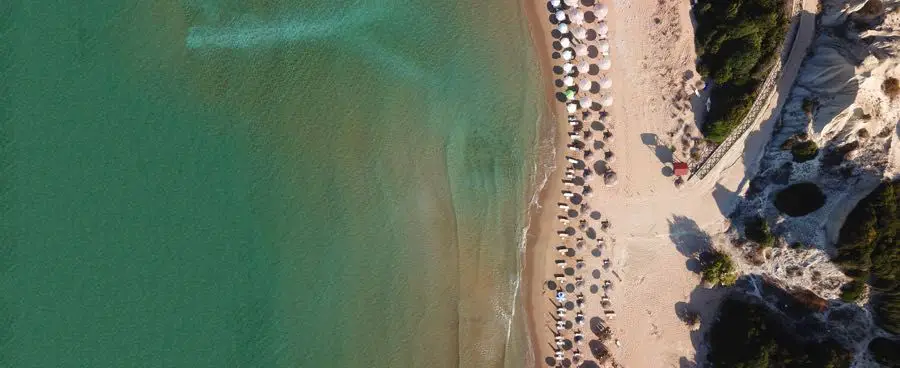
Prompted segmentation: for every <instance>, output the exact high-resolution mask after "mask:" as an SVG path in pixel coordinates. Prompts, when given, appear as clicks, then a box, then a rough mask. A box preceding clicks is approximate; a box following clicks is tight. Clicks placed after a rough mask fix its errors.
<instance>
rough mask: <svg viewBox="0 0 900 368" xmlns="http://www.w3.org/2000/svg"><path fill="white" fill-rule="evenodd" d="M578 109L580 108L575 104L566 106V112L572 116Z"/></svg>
mask: <svg viewBox="0 0 900 368" xmlns="http://www.w3.org/2000/svg"><path fill="white" fill-rule="evenodd" d="M577 108H578V106H576V105H575V104H573V103H570V104H568V105H566V111H568V112H569V113H570V114H572V113H574V112H575V109H577Z"/></svg>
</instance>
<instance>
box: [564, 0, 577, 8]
mask: <svg viewBox="0 0 900 368" xmlns="http://www.w3.org/2000/svg"><path fill="white" fill-rule="evenodd" d="M563 2H564V3H566V5H567V6H569V7H577V6H578V0H563Z"/></svg>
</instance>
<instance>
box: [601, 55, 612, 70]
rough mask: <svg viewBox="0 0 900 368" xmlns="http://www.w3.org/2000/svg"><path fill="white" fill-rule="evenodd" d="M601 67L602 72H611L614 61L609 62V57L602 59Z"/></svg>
mask: <svg viewBox="0 0 900 368" xmlns="http://www.w3.org/2000/svg"><path fill="white" fill-rule="evenodd" d="M599 66H600V69H601V70H609V68H611V67H612V61H611V60H609V58H608V57H605V58H602V59H600V64H599Z"/></svg>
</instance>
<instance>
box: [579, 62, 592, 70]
mask: <svg viewBox="0 0 900 368" xmlns="http://www.w3.org/2000/svg"><path fill="white" fill-rule="evenodd" d="M590 70H591V64H588V62H587V60H582V61H581V62H580V63H578V72H579V73H587V72H588V71H590Z"/></svg>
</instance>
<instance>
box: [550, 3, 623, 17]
mask: <svg viewBox="0 0 900 368" xmlns="http://www.w3.org/2000/svg"><path fill="white" fill-rule="evenodd" d="M562 4H566V6H567V7H569V8H572V9H577V8H578V7H579V6H581V4H579V2H578V0H550V5H552V6H553V7H554V8H557V9H559V7H560V6H561V5H562ZM608 12H609V9H607V8H606V5H605V4H597V5H594V13H596V14H597V17H605V16H606V13H608Z"/></svg>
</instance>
